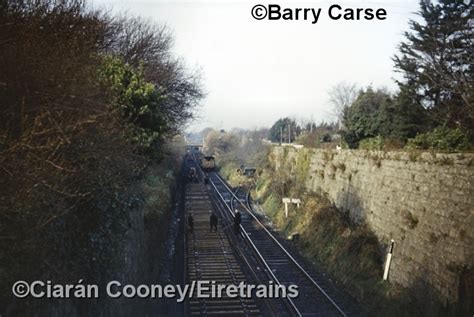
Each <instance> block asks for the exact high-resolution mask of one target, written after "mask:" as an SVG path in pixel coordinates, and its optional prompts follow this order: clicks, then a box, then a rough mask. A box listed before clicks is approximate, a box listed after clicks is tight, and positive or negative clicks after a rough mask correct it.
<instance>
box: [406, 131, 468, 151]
mask: <svg viewBox="0 0 474 317" xmlns="http://www.w3.org/2000/svg"><path fill="white" fill-rule="evenodd" d="M470 147H471V145H470V142H469V138H468V136H467V134H466V133H465V132H464V131H463V130H462V129H460V128H456V129H449V128H447V127H445V126H442V127H438V128H436V129H434V130H433V131H431V132H426V133H421V134H418V135H417V136H416V137H415V138H413V139H410V140H408V143H407V148H408V149H421V150H439V151H443V152H447V153H450V152H462V151H465V150H468V149H469V148H470Z"/></svg>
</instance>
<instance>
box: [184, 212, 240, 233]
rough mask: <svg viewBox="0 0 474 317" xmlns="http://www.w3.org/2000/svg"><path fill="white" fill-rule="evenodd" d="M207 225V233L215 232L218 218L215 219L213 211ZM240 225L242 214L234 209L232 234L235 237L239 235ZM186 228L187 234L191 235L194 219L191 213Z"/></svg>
mask: <svg viewBox="0 0 474 317" xmlns="http://www.w3.org/2000/svg"><path fill="white" fill-rule="evenodd" d="M209 223H210V229H209V231H210V232H212V231H213V229H214V232H217V223H218V218H217V215H216V213H215V212H213V211H212V212H211V215H210V217H209ZM241 223H242V214H241V213H240V211H239V210H238V209H236V210H235V214H234V232H235V234H237V235H238V234H240V224H241ZM188 228H189V232H191V233H192V232H193V231H194V218H193V214H192V213H190V214H189V215H188Z"/></svg>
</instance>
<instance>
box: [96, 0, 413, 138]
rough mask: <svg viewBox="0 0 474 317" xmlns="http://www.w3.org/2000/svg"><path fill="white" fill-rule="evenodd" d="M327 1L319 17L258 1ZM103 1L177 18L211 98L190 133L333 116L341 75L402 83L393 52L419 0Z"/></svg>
mask: <svg viewBox="0 0 474 317" xmlns="http://www.w3.org/2000/svg"><path fill="white" fill-rule="evenodd" d="M260 3H262V4H265V3H276V4H279V5H281V6H282V7H290V8H297V7H303V8H304V7H308V8H316V9H317V8H322V9H323V11H322V12H323V13H321V17H320V19H319V21H318V23H317V24H311V22H310V21H304V20H300V21H282V20H280V21H268V20H262V21H257V20H255V19H253V18H252V15H251V9H252V7H253V6H254V5H256V4H260ZM93 4H94V6H97V7H105V8H109V9H112V10H113V11H114V12H127V13H128V14H130V15H135V16H137V15H138V16H142V17H145V18H147V19H150V20H152V21H154V22H156V23H159V24H166V25H168V26H169V27H170V28H171V29H172V31H173V33H174V37H175V45H174V51H175V53H176V54H177V55H179V56H181V57H183V59H184V60H185V61H186V63H187V65H188V66H189V67H191V68H193V67H198V68H200V69H201V70H202V74H203V83H204V86H205V90H206V91H207V98H206V99H205V100H203V102H202V107H201V108H200V109H199V116H200V118H199V119H197V120H196V121H195V122H193V123H192V124H191V125H190V127H189V128H188V130H189V131H197V130H200V129H202V128H204V127H209V126H210V127H214V128H224V129H231V128H233V127H241V128H258V127H263V126H267V127H269V126H271V125H272V124H273V122H275V121H276V120H277V119H279V118H281V117H285V116H290V117H295V118H297V119H310V118H313V119H314V120H315V121H317V122H320V121H321V120H326V121H328V120H333V119H334V115H333V111H332V110H331V106H330V105H329V102H328V91H329V90H330V88H331V87H333V86H334V85H336V84H337V83H339V82H341V81H346V82H354V83H357V84H358V85H360V86H367V85H372V86H374V87H381V86H383V87H387V88H389V89H390V90H395V89H396V85H395V83H394V78H395V77H396V76H397V75H396V73H395V72H394V71H393V63H392V60H391V58H392V56H393V55H394V53H395V52H396V48H397V45H398V43H399V42H400V41H401V40H402V38H403V36H402V34H403V32H404V31H406V30H408V20H409V19H410V18H415V15H414V14H413V13H414V12H416V11H417V10H418V1H416V0H398V1H392V0H388V1H383V0H379V1H363V0H359V1H347V0H346V1H343V0H341V1H338V0H334V1H308V2H296V1H295V2H284V1H277V0H272V1H262V0H253V1H244V0H241V1H224V0H221V1H179V0H178V1H164V0H145V1H135V0H126V1H125V0H123V1H107V0H94V1H93ZM332 4H339V5H341V6H343V7H356V6H357V7H370V8H374V9H375V8H384V9H386V10H387V19H386V20H384V21H376V20H375V21H341V20H339V21H333V20H330V19H329V18H328V16H327V9H328V8H329V6H330V5H332Z"/></svg>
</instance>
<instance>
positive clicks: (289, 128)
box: [288, 123, 291, 144]
mask: <svg viewBox="0 0 474 317" xmlns="http://www.w3.org/2000/svg"><path fill="white" fill-rule="evenodd" d="M290 143H291V125H290V124H289V123H288V144H290Z"/></svg>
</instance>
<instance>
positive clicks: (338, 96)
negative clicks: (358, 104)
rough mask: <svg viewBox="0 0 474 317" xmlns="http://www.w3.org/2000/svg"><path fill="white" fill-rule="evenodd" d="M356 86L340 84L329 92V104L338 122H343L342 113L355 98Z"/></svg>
mask: <svg viewBox="0 0 474 317" xmlns="http://www.w3.org/2000/svg"><path fill="white" fill-rule="evenodd" d="M357 91H358V89H357V85H356V84H351V83H346V82H340V83H338V84H337V85H335V86H334V87H332V88H331V90H330V91H329V102H330V103H331V104H332V106H333V107H334V112H335V113H336V115H337V119H338V120H339V122H342V121H343V118H344V113H345V112H346V111H347V109H348V108H349V107H350V106H351V105H352V103H353V102H354V100H355V99H356V98H357Z"/></svg>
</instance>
